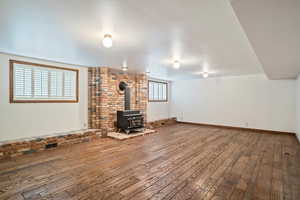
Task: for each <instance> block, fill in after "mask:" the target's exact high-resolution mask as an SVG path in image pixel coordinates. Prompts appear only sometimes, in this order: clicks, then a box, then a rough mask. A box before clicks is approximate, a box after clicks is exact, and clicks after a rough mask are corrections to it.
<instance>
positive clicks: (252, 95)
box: [171, 75, 296, 132]
mask: <svg viewBox="0 0 300 200" xmlns="http://www.w3.org/2000/svg"><path fill="white" fill-rule="evenodd" d="M295 91H296V82H295V81H294V80H268V79H266V78H265V76H264V75H249V76H235V77H223V78H208V79H196V80H183V81H174V82H173V83H172V98H171V99H172V100H171V113H172V116H176V117H178V120H179V121H185V122H195V123H206V124H216V125H226V126H234V127H249V128H256V129H265V130H275V131H286V132H295V131H296V120H295V118H296V101H295V100H296V95H295Z"/></svg>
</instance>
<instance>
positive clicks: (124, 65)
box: [122, 60, 128, 72]
mask: <svg viewBox="0 0 300 200" xmlns="http://www.w3.org/2000/svg"><path fill="white" fill-rule="evenodd" d="M122 70H123V71H124V72H126V71H127V70H128V66H127V61H126V60H124V61H123V65H122Z"/></svg>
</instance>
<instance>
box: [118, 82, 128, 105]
mask: <svg viewBox="0 0 300 200" xmlns="http://www.w3.org/2000/svg"><path fill="white" fill-rule="evenodd" d="M119 88H120V90H121V91H124V93H125V97H124V108H125V110H130V88H129V86H128V85H127V84H126V83H125V82H124V81H121V82H120V84H119Z"/></svg>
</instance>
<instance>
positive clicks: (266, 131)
mask: <svg viewBox="0 0 300 200" xmlns="http://www.w3.org/2000/svg"><path fill="white" fill-rule="evenodd" d="M177 123H182V124H192V125H199V126H210V127H216V128H229V129H238V130H244V131H255V132H264V133H277V134H287V135H296V133H293V132H284V131H273V130H264V129H255V128H245V127H236V126H226V125H216V124H205V123H195V122H183V121H177Z"/></svg>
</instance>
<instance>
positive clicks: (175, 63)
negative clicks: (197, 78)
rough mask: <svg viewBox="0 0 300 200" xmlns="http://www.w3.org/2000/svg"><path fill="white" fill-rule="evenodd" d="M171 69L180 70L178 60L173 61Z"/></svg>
mask: <svg viewBox="0 0 300 200" xmlns="http://www.w3.org/2000/svg"><path fill="white" fill-rule="evenodd" d="M173 67H174V68H175V69H179V68H180V62H179V61H178V60H175V61H174V63H173Z"/></svg>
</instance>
